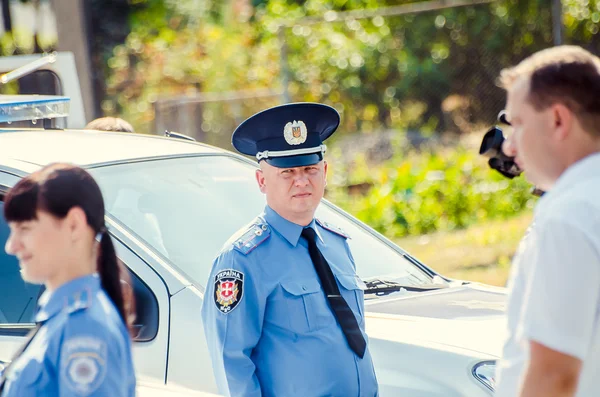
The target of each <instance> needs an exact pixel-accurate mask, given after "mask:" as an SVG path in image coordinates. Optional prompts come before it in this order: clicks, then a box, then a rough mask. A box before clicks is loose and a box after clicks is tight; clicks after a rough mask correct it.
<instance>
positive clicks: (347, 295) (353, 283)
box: [335, 274, 367, 324]
mask: <svg viewBox="0 0 600 397" xmlns="http://www.w3.org/2000/svg"><path fill="white" fill-rule="evenodd" d="M335 278H336V279H337V281H338V284H339V286H340V293H341V294H342V297H343V298H344V300H345V301H346V303H348V306H350V308H351V309H352V311H353V312H354V316H355V317H356V320H357V322H358V323H359V324H361V323H362V322H363V319H364V299H365V298H364V297H365V294H364V290H365V289H366V288H367V286H366V285H365V283H364V282H363V281H362V280H361V279H360V277H358V276H357V275H356V274H336V275H335Z"/></svg>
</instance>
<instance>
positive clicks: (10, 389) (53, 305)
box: [2, 275, 135, 397]
mask: <svg viewBox="0 0 600 397" xmlns="http://www.w3.org/2000/svg"><path fill="white" fill-rule="evenodd" d="M40 305H41V306H40V310H39V311H38V313H37V315H36V322H38V323H41V327H40V329H39V331H38V332H37V333H36V334H35V336H34V338H33V339H32V341H31V343H30V344H29V346H27V348H26V349H25V351H24V352H23V354H21V355H20V356H19V357H18V358H17V359H16V360H15V362H14V363H13V364H12V365H11V366H10V367H9V368H8V369H7V371H8V373H7V380H6V384H5V386H4V390H3V392H2V397H13V396H15V397H17V396H18V397H29V396H45V397H55V396H56V397H58V396H60V397H70V396H115V397H116V396H134V395H135V373H134V370H133V362H132V357H131V342H130V339H129V335H128V333H127V328H126V326H125V324H123V321H122V320H121V318H120V316H119V313H118V312H117V310H116V308H115V306H114V305H113V303H112V301H111V300H110V298H109V297H108V296H107V295H106V293H105V292H104V290H103V289H102V288H101V286H100V280H99V278H98V276H97V275H90V276H84V277H81V278H78V279H75V280H73V281H70V282H68V283H66V284H64V285H62V286H60V287H59V288H58V289H56V290H55V291H54V293H52V294H49V293H48V292H47V291H46V292H45V293H44V295H42V297H41V298H40Z"/></svg>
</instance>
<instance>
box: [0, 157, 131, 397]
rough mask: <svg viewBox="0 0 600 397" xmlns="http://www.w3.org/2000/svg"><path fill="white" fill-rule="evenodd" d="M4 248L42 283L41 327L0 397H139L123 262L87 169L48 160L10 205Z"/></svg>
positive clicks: (12, 194)
mask: <svg viewBox="0 0 600 397" xmlns="http://www.w3.org/2000/svg"><path fill="white" fill-rule="evenodd" d="M4 216H5V218H6V220H7V221H8V224H9V226H10V237H9V239H8V241H7V242H6V247H5V248H6V252H7V253H9V254H12V255H15V256H16V257H17V258H18V259H19V265H20V266H21V274H22V277H23V279H24V280H25V281H28V282H32V283H39V284H44V285H45V287H46V290H45V292H44V293H43V295H42V296H41V297H40V300H39V302H38V305H39V308H38V312H37V314H36V317H35V321H36V327H35V328H34V330H32V332H31V333H30V335H29V338H28V340H27V342H26V343H25V345H24V347H23V348H22V350H21V352H20V353H19V354H17V356H16V357H15V359H14V360H13V361H12V363H11V364H10V365H9V367H7V368H6V370H5V371H4V372H3V374H2V378H1V379H0V395H1V396H2V397H9V396H10V397H12V396H34V395H35V396H38V395H40V396H41V395H43V396H61V397H63V396H92V395H93V396H134V395H135V383H136V382H135V373H134V369H133V362H132V356H131V340H130V337H129V333H128V327H127V325H126V323H127V321H126V311H125V308H126V307H130V306H131V304H130V303H129V302H124V298H123V296H124V295H123V291H122V284H121V280H120V271H119V265H118V263H117V257H116V254H115V249H114V246H113V243H112V240H111V237H110V235H109V234H108V232H107V231H106V227H105V224H104V200H103V198H102V193H101V192H100V188H99V187H98V185H97V184H96V181H94V179H93V178H92V176H91V175H90V174H89V173H87V172H86V171H85V170H83V169H81V168H79V167H76V166H73V165H69V164H51V165H48V166H46V167H44V168H42V169H41V170H39V171H37V172H35V173H33V174H31V175H29V176H28V177H26V178H24V179H22V180H21V181H19V182H18V183H17V184H16V185H15V186H14V187H13V188H12V189H11V190H10V191H9V192H8V194H7V195H6V197H5V199H4Z"/></svg>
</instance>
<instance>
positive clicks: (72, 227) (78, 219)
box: [63, 207, 87, 240]
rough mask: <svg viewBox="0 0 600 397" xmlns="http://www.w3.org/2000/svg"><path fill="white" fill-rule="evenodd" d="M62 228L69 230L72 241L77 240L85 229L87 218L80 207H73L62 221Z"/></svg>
mask: <svg viewBox="0 0 600 397" xmlns="http://www.w3.org/2000/svg"><path fill="white" fill-rule="evenodd" d="M63 223H64V226H65V227H66V228H67V229H68V230H69V232H70V234H71V239H72V240H77V239H78V238H79V237H80V236H81V235H82V234H83V232H84V231H85V230H86V229H87V216H86V215H85V212H84V211H83V209H81V207H73V208H71V209H70V210H69V212H67V216H65V217H64V219H63Z"/></svg>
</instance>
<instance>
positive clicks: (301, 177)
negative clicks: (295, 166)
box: [296, 174, 308, 186]
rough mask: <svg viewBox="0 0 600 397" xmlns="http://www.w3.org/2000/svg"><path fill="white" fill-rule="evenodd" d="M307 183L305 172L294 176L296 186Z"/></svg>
mask: <svg viewBox="0 0 600 397" xmlns="http://www.w3.org/2000/svg"><path fill="white" fill-rule="evenodd" d="M306 185H308V176H307V175H305V174H300V175H298V177H297V178H296V186H306Z"/></svg>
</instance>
